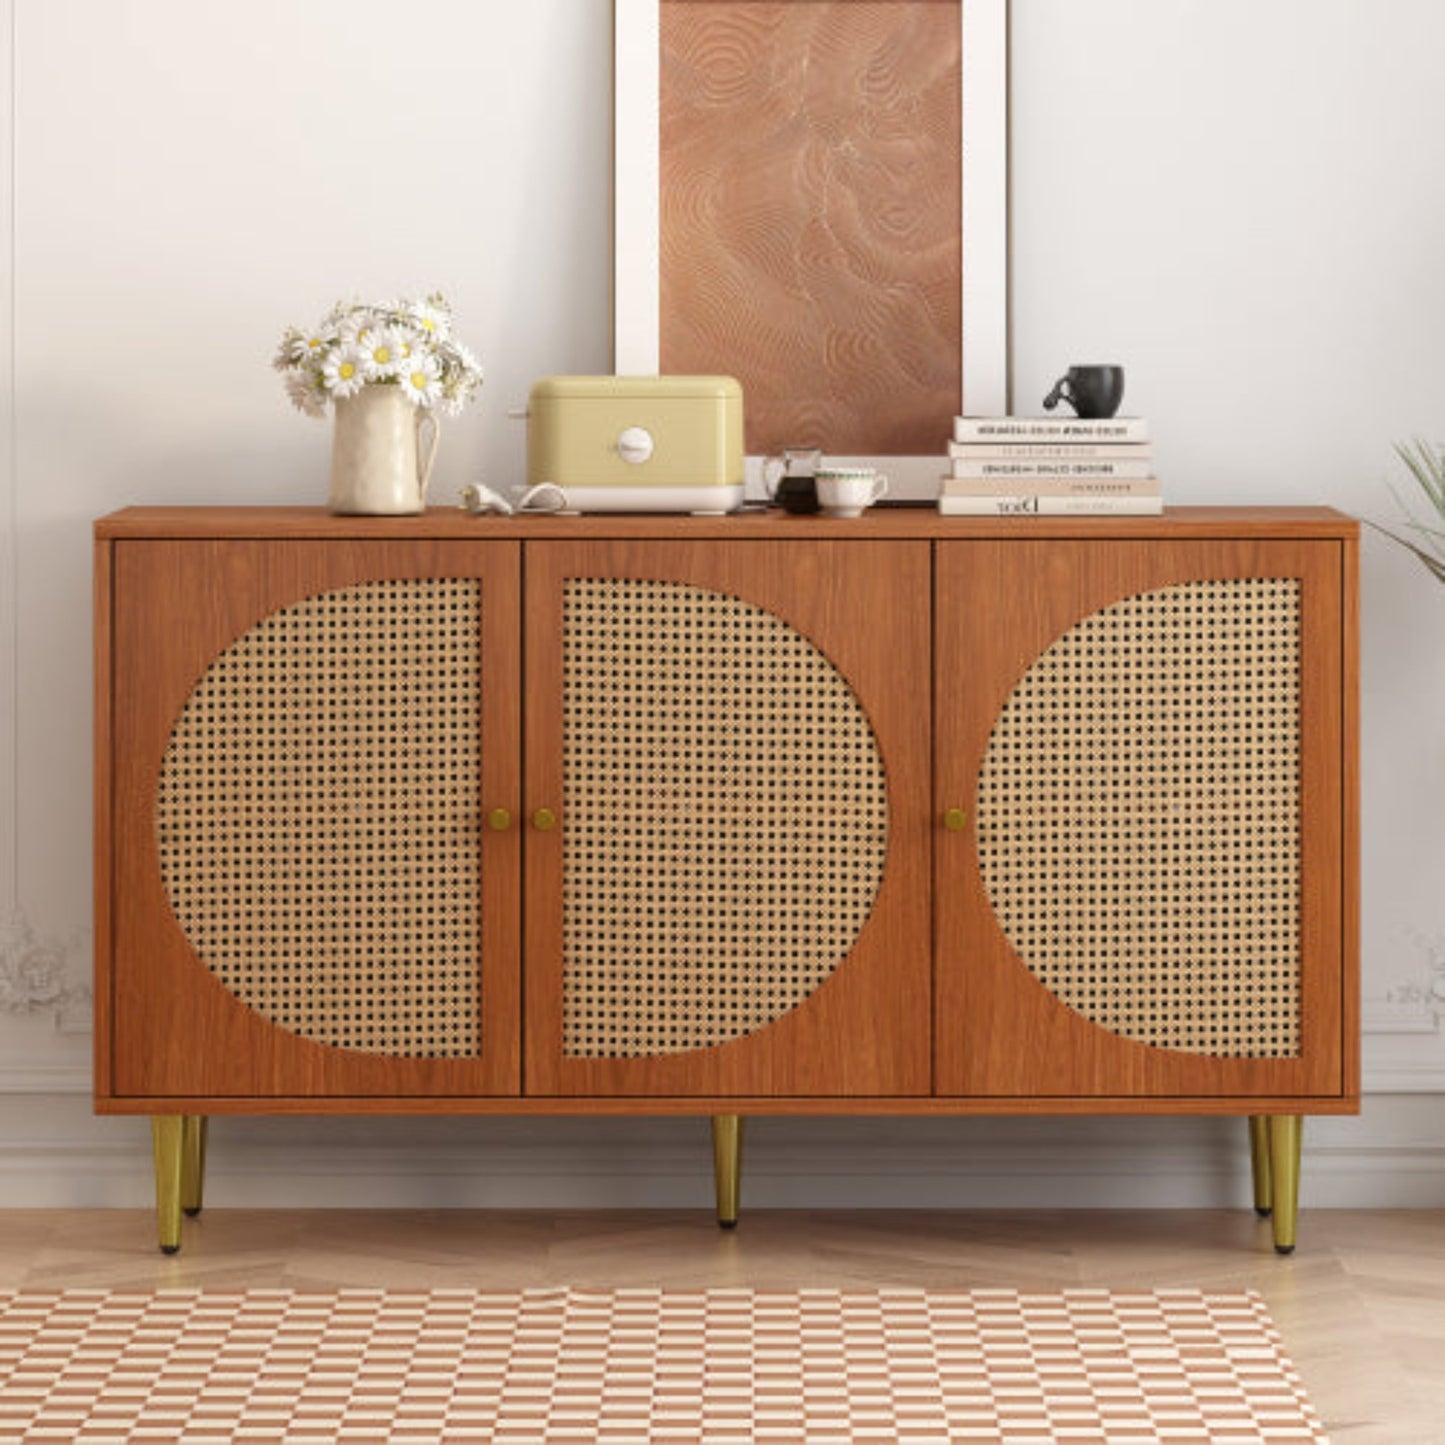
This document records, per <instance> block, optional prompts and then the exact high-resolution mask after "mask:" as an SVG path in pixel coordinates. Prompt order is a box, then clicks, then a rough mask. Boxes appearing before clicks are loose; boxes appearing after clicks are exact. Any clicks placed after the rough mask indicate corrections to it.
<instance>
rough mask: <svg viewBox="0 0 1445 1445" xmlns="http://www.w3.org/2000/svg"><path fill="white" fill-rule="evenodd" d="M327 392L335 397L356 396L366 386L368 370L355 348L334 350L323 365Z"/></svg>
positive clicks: (347, 347) (341, 347)
mask: <svg viewBox="0 0 1445 1445" xmlns="http://www.w3.org/2000/svg"><path fill="white" fill-rule="evenodd" d="M321 375H322V376H323V377H324V378H325V380H326V390H327V391H328V392H330V393H331V395H332V396H334V397H344V396H355V395H356V393H357V392H358V391H360V390H361V388H362V387H363V386H365V385H366V369H365V367H364V366H363V365H362V361H361V353H360V352H359V351H358V350H357V349H356V348H355V347H354V346H340V347H337V348H335V349H334V350H332V352H331V353H330V354H329V355H328V356H327V358H326V360H325V361H324V362H323V363H322V365H321Z"/></svg>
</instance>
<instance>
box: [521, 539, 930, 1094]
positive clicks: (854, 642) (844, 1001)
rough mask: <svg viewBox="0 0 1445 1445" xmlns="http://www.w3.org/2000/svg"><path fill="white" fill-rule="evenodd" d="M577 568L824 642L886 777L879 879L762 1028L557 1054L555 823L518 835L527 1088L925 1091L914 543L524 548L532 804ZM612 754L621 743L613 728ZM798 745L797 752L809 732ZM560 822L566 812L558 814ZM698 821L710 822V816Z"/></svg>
mask: <svg viewBox="0 0 1445 1445" xmlns="http://www.w3.org/2000/svg"><path fill="white" fill-rule="evenodd" d="M572 577H586V578H597V577H624V578H636V579H640V580H644V581H664V582H677V583H684V584H688V585H691V586H695V587H702V588H707V589H710V590H713V591H717V592H722V593H725V594H727V595H729V596H733V597H738V598H741V599H743V600H744V601H746V602H749V603H752V604H754V605H755V606H758V607H761V608H764V609H766V610H767V611H769V612H771V613H773V614H774V615H776V616H777V617H779V618H781V619H782V620H783V621H784V622H785V623H787V624H788V626H790V627H792V628H794V629H795V630H796V631H798V632H799V633H801V634H802V635H803V636H804V637H805V638H807V639H808V640H809V641H810V642H811V643H813V645H814V646H815V647H817V648H818V649H819V650H820V651H821V652H822V653H823V654H824V655H825V656H826V657H827V658H828V660H829V661H830V662H831V663H832V664H833V666H834V667H835V668H837V670H838V671H839V672H840V673H841V674H842V676H843V677H844V678H845V679H846V681H847V682H848V684H849V685H850V686H851V687H852V689H853V691H854V693H855V694H856V695H857V698H858V701H859V704H860V705H861V707H862V709H863V712H864V713H865V714H866V716H867V718H868V720H869V722H870V723H871V724H872V727H873V733H874V738H875V740H876V743H877V746H878V749H879V752H880V753H881V755H882V758H883V762H884V767H885V768H886V770H887V777H888V830H889V831H888V852H887V861H886V864H885V868H884V875H883V881H882V884H881V886H880V888H879V890H878V894H877V897H876V899H875V900H874V904H873V909H872V912H871V914H870V915H869V917H868V919H867V922H866V923H865V924H864V926H863V929H862V932H861V934H860V935H859V938H858V941H857V943H856V945H855V946H854V947H853V949H852V951H851V952H850V953H849V955H848V956H847V958H846V959H845V960H844V961H843V962H842V963H840V964H839V965H838V967H837V968H836V969H835V970H834V972H833V973H832V974H831V976H830V977H829V978H828V979H827V981H826V982H824V983H823V984H822V986H821V987H819V988H818V989H817V990H816V992H814V993H812V994H811V995H810V996H809V997H808V998H806V999H805V1000H804V1001H803V1002H802V1003H801V1004H800V1005H799V1006H798V1007H796V1008H794V1009H792V1010H791V1011H790V1012H788V1013H786V1014H784V1015H783V1016H782V1017H781V1018H780V1019H779V1020H778V1021H777V1022H776V1023H774V1024H772V1025H771V1026H769V1027H768V1028H766V1029H764V1030H763V1031H761V1032H758V1033H751V1034H748V1035H746V1036H744V1037H742V1038H738V1039H734V1040H732V1041H729V1042H727V1043H723V1044H720V1045H717V1046H714V1047H711V1048H706V1049H697V1050H694V1051H691V1052H688V1053H683V1054H676V1055H671V1056H665V1057H655V1058H608V1059H585V1058H570V1057H566V1056H565V1055H564V1052H563V1024H562V1018H563V990H562V969H561V966H560V960H561V959H562V957H563V954H564V921H563V920H564V915H563V909H564V902H565V900H564V895H563V881H562V880H563V863H564V854H563V849H564V846H565V826H564V827H563V828H559V829H556V830H554V831H552V832H549V833H537V832H532V833H529V835H528V838H527V859H526V873H527V936H526V962H525V976H526V1011H527V1013H526V1017H527V1066H526V1067H527V1073H526V1089H527V1092H528V1093H537V1094H558V1093H562V1094H633V1095H640V1096H642V1095H651V1094H663V1095H666V1094H692V1093H697V1094H702V1093H707V1094H721V1093H734V1092H735V1093H747V1094H844V1095H846V1094H857V1095H870V1094H872V1095H878V1094H884V1095H886V1094H926V1093H927V1092H928V1090H929V1086H930V1078H929V1058H928V995H929V969H930V965H929V959H928V937H929V933H928V928H929V924H928V902H927V889H928V829H927V818H926V809H927V793H928V781H927V767H928V760H927V752H928V740H927V730H928V714H927V707H926V704H925V700H926V697H927V686H928V684H927V678H928V666H929V643H928V633H927V629H926V628H925V627H921V626H919V619H920V618H922V617H924V616H925V615H926V609H927V606H928V577H929V559H928V551H927V548H926V547H924V546H923V545H921V544H917V543H915V544H909V543H894V544H869V545H867V546H865V547H862V548H857V547H849V546H847V545H846V544H841V543H833V544H827V543H802V542H799V543H792V544H786V545H783V544H777V543H758V544H756V545H754V546H749V547H746V548H718V547H707V546H689V545H686V544H682V543H677V544H664V543H657V544H648V545H626V544H621V543H614V544H600V543H598V544H588V543H580V544H577V545H574V546H569V545H566V544H563V543H554V544H539V545H537V546H536V547H533V548H530V549H529V550H528V554H527V603H526V607H525V615H526V621H527V652H526V655H527V718H528V731H527V787H526V794H527V803H526V808H527V811H528V813H529V814H530V813H531V812H532V811H533V810H534V809H537V808H542V807H546V808H551V809H553V810H555V811H557V812H559V813H560V811H561V806H562V804H561V800H562V798H563V788H564V775H563V747H564V729H563V691H564V686H565V678H564V673H563V656H562V649H561V646H560V642H559V639H560V638H561V636H562V629H563V622H562V592H563V585H564V583H565V582H566V580H567V579H568V578H572ZM618 745H619V747H625V746H626V745H627V739H626V738H625V737H620V738H619V744H618ZM803 746H806V744H805V743H803ZM564 823H565V820H564ZM698 826H699V827H701V828H704V829H705V828H706V826H707V820H706V818H705V817H702V818H699V819H698Z"/></svg>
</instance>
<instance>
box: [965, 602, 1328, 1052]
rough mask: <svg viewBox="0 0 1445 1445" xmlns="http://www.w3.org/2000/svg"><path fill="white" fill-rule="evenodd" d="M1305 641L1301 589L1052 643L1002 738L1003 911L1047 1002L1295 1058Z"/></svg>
mask: <svg viewBox="0 0 1445 1445" xmlns="http://www.w3.org/2000/svg"><path fill="white" fill-rule="evenodd" d="M1299 630H1300V617H1299V591H1298V583H1297V582H1295V581H1293V580H1276V579H1253V578H1251V579H1247V580H1242V581H1219V582H1195V583H1188V584H1185V585H1182V586H1177V587H1168V588H1164V589H1162V590H1160V591H1155V592H1147V593H1144V594H1142V595H1140V596H1137V597H1131V598H1129V599H1127V600H1126V601H1123V602H1120V603H1117V604H1116V605H1114V606H1111V607H1108V608H1106V609H1105V610H1103V611H1102V612H1099V613H1096V614H1094V615H1093V616H1091V617H1088V618H1086V619H1084V620H1083V621H1082V622H1080V623H1079V624H1078V625H1077V626H1075V627H1073V628H1072V629H1071V630H1070V631H1068V632H1067V633H1065V634H1064V635H1063V636H1062V637H1060V638H1059V639H1058V641H1056V642H1055V643H1054V644H1053V645H1052V646H1051V647H1050V648H1049V649H1048V650H1047V651H1046V652H1045V653H1044V654H1043V656H1042V657H1040V658H1039V660H1038V661H1037V662H1036V663H1035V664H1034V665H1033V667H1031V668H1030V669H1029V671H1028V673H1027V674H1026V675H1025V676H1024V678H1023V679H1022V681H1021V682H1020V683H1019V685H1018V687H1017V688H1016V689H1015V690H1014V692H1013V695H1012V696H1011V697H1010V698H1009V700H1008V703H1007V704H1006V706H1005V707H1004V710H1003V712H1002V713H1001V715H1000V716H999V719H998V722H997V724H996V725H995V727H994V730H993V734H992V736H991V738H990V740H989V744H988V750H987V754H986V756H985V760H984V766H983V772H982V777H981V780H980V785H979V795H978V839H979V851H980V858H981V862H982V869H983V877H984V882H985V886H986V887H987V890H988V895H989V898H990V900H991V902H992V904H993V907H994V911H995V913H996V915H997V917H998V919H999V922H1000V923H1001V925H1002V927H1003V930H1004V932H1005V933H1006V934H1007V936H1008V938H1009V940H1010V942H1011V943H1012V944H1013V945H1014V948H1015V949H1016V950H1017V952H1018V954H1019V956H1020V958H1022V960H1023V961H1024V963H1025V964H1027V966H1028V967H1029V968H1030V969H1031V970H1032V972H1033V973H1034V974H1035V976H1036V977H1037V978H1038V979H1039V981H1040V982H1041V983H1043V984H1044V986H1045V987H1046V988H1048V989H1049V990H1050V991H1051V992H1052V993H1054V994H1055V995H1056V996H1057V997H1058V998H1060V999H1061V1000H1063V1002H1065V1003H1067V1004H1068V1005H1069V1006H1070V1007H1071V1008H1073V1009H1076V1010H1077V1011H1078V1012H1079V1013H1081V1014H1083V1015H1084V1016H1085V1017H1086V1018H1088V1019H1091V1020H1092V1021H1093V1022H1095V1023H1097V1024H1100V1025H1102V1026H1103V1027H1105V1028H1107V1029H1110V1030H1112V1031H1113V1032H1115V1033H1117V1034H1121V1035H1123V1036H1124V1037H1126V1038H1130V1039H1137V1040H1140V1041H1142V1042H1144V1043H1149V1044H1154V1045H1157V1046H1159V1047H1161V1048H1169V1049H1178V1050H1184V1051H1188V1052H1192V1053H1200V1054H1212V1055H1218V1056H1223V1057H1237V1058H1282V1057H1290V1056H1293V1055H1297V1054H1298V1052H1299V1046H1300V997H1299V973H1300V956H1299V931H1300V920H1299V890H1300V864H1299V854H1300V840H1299V809H1300V724H1299Z"/></svg>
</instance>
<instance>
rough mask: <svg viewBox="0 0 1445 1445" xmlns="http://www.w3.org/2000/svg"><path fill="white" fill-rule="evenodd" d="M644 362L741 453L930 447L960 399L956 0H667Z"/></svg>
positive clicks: (943, 433)
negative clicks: (657, 274)
mask: <svg viewBox="0 0 1445 1445" xmlns="http://www.w3.org/2000/svg"><path fill="white" fill-rule="evenodd" d="M661 17H662V19H661V25H662V32H661V82H660V83H661V171H662V215H661V237H660V253H661V303H662V334H661V338H660V340H661V365H662V370H663V371H664V372H679V373H683V374H688V373H703V374H715V373H722V374H726V375H731V376H736V377H737V378H738V379H739V380H740V381H741V382H742V384H743V390H744V393H745V395H746V397H747V405H746V408H745V415H744V423H745V427H746V434H747V448H748V450H749V451H750V452H756V453H761V452H775V451H777V450H778V449H780V448H781V447H783V446H785V445H787V446H798V445H813V446H822V447H825V448H826V449H827V450H828V451H830V452H834V453H863V454H884V455H919V454H921V455H926V454H929V453H933V452H938V451H941V449H942V444H943V441H944V439H945V438H946V437H947V436H948V434H949V427H950V425H951V420H952V418H953V416H954V415H955V414H957V413H958V412H959V411H960V410H961V409H962V401H961V324H962V322H961V280H960V276H961V269H960V266H961V259H962V258H961V234H960V208H961V193H960V188H961V149H960V147H961V140H960V124H961V88H960V87H961V68H960V54H961V51H960V40H961V23H960V14H959V6H958V4H957V3H956V0H931V3H899V0H809V3H806V4H797V3H778V0H705V3H698V0H665V3H664V4H663V5H662V7H661Z"/></svg>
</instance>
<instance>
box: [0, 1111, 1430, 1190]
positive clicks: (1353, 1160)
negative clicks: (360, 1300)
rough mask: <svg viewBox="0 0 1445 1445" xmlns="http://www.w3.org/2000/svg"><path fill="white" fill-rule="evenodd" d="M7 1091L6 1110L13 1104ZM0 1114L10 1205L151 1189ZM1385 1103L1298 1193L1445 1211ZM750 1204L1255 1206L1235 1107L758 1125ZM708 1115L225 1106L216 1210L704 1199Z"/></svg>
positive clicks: (45, 1130) (1344, 1137)
mask: <svg viewBox="0 0 1445 1445" xmlns="http://www.w3.org/2000/svg"><path fill="white" fill-rule="evenodd" d="M19 1107H20V1104H19V1101H16V1104H15V1105H14V1106H12V1109H15V1108H19ZM25 1108H26V1113H25V1117H24V1120H23V1121H22V1120H20V1119H18V1118H13V1117H9V1116H8V1113H7V1111H0V1198H3V1199H4V1200H5V1201H6V1202H7V1203H8V1204H10V1205H12V1206H21V1207H38V1208H53V1207H67V1206H69V1207H140V1206H144V1205H147V1204H149V1202H150V1200H151V1178H150V1146H149V1137H148V1127H147V1124H146V1121H145V1120H144V1119H133V1118H108V1119H96V1118H92V1117H90V1115H89V1112H88V1106H87V1105H85V1104H84V1101H77V1100H75V1099H73V1098H51V1099H38V1098H32V1099H31V1100H28V1101H26V1104H25ZM1441 1113H1442V1111H1440V1110H1439V1109H1438V1107H1437V1106H1436V1104H1435V1101H1433V1100H1427V1099H1423V1098H1419V1097H1409V1096H1400V1097H1394V1098H1389V1097H1381V1098H1376V1099H1371V1100H1368V1101H1367V1106H1366V1111H1365V1114H1364V1115H1363V1116H1362V1117H1361V1118H1358V1119H1355V1118H1343V1119H1341V1118H1329V1119H1314V1120H1311V1121H1309V1125H1308V1127H1307V1130H1306V1146H1305V1163H1304V1186H1303V1195H1302V1201H1303V1203H1304V1205H1305V1206H1306V1207H1322V1208H1332V1207H1350V1208H1404V1207H1412V1208H1420V1207H1435V1206H1445V1118H1441V1117H1439V1116H1440V1115H1441ZM743 1178H744V1185H743V1189H744V1203H745V1206H747V1207H753V1208H841V1207H851V1208H860V1209H866V1208H900V1207H906V1208H938V1209H948V1208H956V1209H969V1208H1022V1207H1034V1208H1037V1207H1039V1206H1040V1205H1042V1204H1047V1205H1049V1206H1050V1207H1068V1208H1146V1209H1160V1208H1225V1207H1244V1206H1245V1205H1246V1204H1247V1203H1248V1200H1249V1163H1248V1156H1247V1152H1246V1148H1245V1131H1244V1130H1243V1128H1242V1127H1241V1125H1240V1122H1239V1121H1238V1120H1235V1119H1211V1118H1177V1119H1161V1118H1149V1119H1120V1118H1112V1119H1092V1118H1086V1119H1022V1120H1006V1119H927V1120H920V1119H911V1120H908V1119H903V1120H900V1119H883V1120H879V1119H871V1120H870V1119H825V1120H804V1119H756V1120H752V1121H750V1122H749V1124H748V1126H747V1131H746V1140H745V1149H744V1165H743ZM711 1189H712V1158H711V1147H710V1142H709V1134H708V1129H707V1126H706V1123H705V1121H703V1120H700V1119H594V1120H585V1121H579V1120H576V1119H532V1120H519V1119H427V1120H409V1119H332V1120H326V1119H218V1120H216V1121H214V1123H213V1125H212V1131H211V1145H210V1159H209V1165H208V1179H207V1198H208V1201H209V1204H210V1206H211V1207H213V1208H224V1207H227V1206H231V1207H246V1208H261V1207H270V1208H308V1207H318V1208H346V1207H368V1208H476V1209H489V1208H547V1209H557V1208H584V1209H585V1208H707V1207H709V1206H710V1204H711V1199H712V1194H711Z"/></svg>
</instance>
